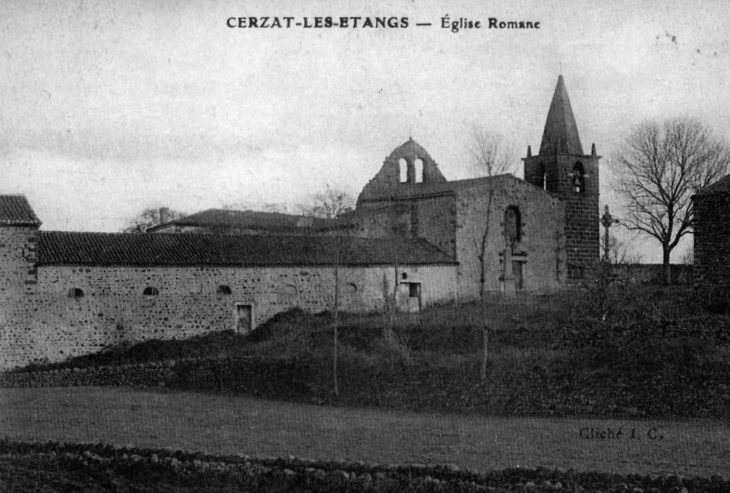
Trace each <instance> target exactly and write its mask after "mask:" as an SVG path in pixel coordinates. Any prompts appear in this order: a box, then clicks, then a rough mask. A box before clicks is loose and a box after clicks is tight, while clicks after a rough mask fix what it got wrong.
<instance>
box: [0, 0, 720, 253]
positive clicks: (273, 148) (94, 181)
mask: <svg viewBox="0 0 730 493" xmlns="http://www.w3.org/2000/svg"><path fill="white" fill-rule="evenodd" d="M384 3H385V2H378V3H372V4H367V3H365V2H360V1H358V2H298V1H282V2H267V3H263V2H253V1H245V0H244V1H236V2H214V1H208V2H206V1H198V0H196V1H184V0H179V1H151V0H140V1H138V2H134V1H129V0H123V1H122V0H118V1H117V0H107V1H103V2H87V1H68V2H56V1H50V0H48V1H42V2H38V1H33V0H18V1H16V2H12V1H8V0H5V1H4V2H3V13H2V16H0V49H2V53H0V130H1V131H0V170H1V171H2V172H1V174H0V180H2V181H0V193H23V194H25V195H27V196H28V198H29V199H30V201H31V203H32V205H33V207H34V208H35V210H36V212H37V214H38V215H39V216H40V218H41V220H42V221H43V229H45V230H75V231H118V230H119V229H121V228H122V227H123V226H124V225H125V223H126V221H128V220H129V218H130V217H132V216H134V214H135V213H136V212H139V211H141V210H142V209H144V208H145V207H159V206H168V207H172V208H174V209H179V210H182V211H186V212H195V211H199V210H202V209H206V208H210V207H219V206H221V205H222V204H226V203H231V202H240V201H245V202H248V203H252V204H263V203H288V204H297V203H301V202H305V201H306V200H307V198H308V197H309V196H310V195H311V194H313V193H315V192H318V191H321V190H323V189H324V188H325V186H326V184H329V185H331V186H335V187H345V188H349V189H350V190H352V191H353V192H354V193H359V191H360V189H361V188H362V187H363V186H364V185H365V184H366V183H367V181H368V180H369V179H370V178H372V177H373V175H374V174H375V173H376V172H377V171H378V169H379V168H380V166H381V165H382V162H383V160H384V158H385V157H386V156H387V155H388V154H389V153H390V152H391V151H392V150H393V149H394V148H395V147H397V146H398V145H400V144H401V143H403V142H404V141H406V140H407V139H408V137H409V136H413V138H414V139H415V140H417V141H418V142H419V143H420V144H421V145H423V146H424V147H425V148H426V149H427V150H428V151H429V153H430V154H431V156H432V157H433V158H434V159H435V160H436V162H437V163H438V164H439V166H440V169H441V171H442V172H443V173H444V175H445V176H446V177H447V178H448V179H460V178H467V177H470V176H473V173H472V171H471V170H470V168H469V166H468V165H467V153H466V151H465V147H466V146H467V144H468V134H469V128H470V126H471V125H472V124H474V123H478V124H481V125H483V126H485V127H487V128H490V129H492V130H494V131H498V132H501V133H502V134H503V135H504V137H505V138H506V139H508V140H509V141H511V142H514V144H515V145H516V146H517V149H518V156H519V157H521V156H524V154H525V151H526V148H527V145H528V144H531V145H532V146H533V149H535V150H537V148H539V144H540V138H541V136H542V129H543V126H544V124H545V118H546V116H547V110H548V107H549V104H550V99H551V97H552V93H553V90H554V88H555V84H556V81H557V77H558V75H559V74H560V73H562V74H563V75H564V77H565V81H566V85H567V88H568V93H569V95H570V99H571V103H572V106H573V110H574V113H575V116H576V120H577V123H578V128H579V131H580V136H581V140H582V142H583V147H584V149H585V150H586V151H588V152H589V150H590V145H591V143H593V142H595V143H596V146H597V148H598V153H599V154H600V155H603V156H604V158H603V160H602V169H601V173H602V177H601V178H602V203H604V202H606V201H608V202H609V203H611V204H612V205H614V203H615V196H614V194H613V193H612V187H611V157H612V156H613V155H615V153H616V152H617V151H618V150H619V149H620V145H621V142H622V139H623V138H624V137H625V135H626V134H627V132H629V131H630V129H631V126H632V125H635V124H638V123H640V122H641V121H642V120H644V119H652V118H664V117H669V116H676V115H685V116H692V117H697V118H699V119H701V120H702V121H703V122H705V123H706V124H707V125H709V126H711V127H712V128H713V129H714V130H715V131H717V132H718V133H721V134H724V135H725V137H727V134H728V130H727V129H729V128H730V111H729V108H728V106H729V105H728V94H729V92H730V91H729V89H730V87H729V83H728V81H730V45H729V42H728V37H727V34H728V26H730V3H728V2H724V1H721V0H717V1H711V0H706V1H703V0H695V1H692V2H687V1H681V2H679V1H676V2H671V1H659V0H656V1H652V2H648V1H647V2H634V1H631V2H620V1H606V0H603V1H594V2H590V1H584V0H581V1H578V0H576V1H573V2H567V1H560V2H548V1H545V0H540V1H532V2H529V1H519V0H509V1H490V2H483V1H473V2H462V3H460V4H454V3H453V2H446V1H441V2H438V1H429V2H422V1H418V0H415V1H401V2H390V3H392V5H391V6H387V7H386V6H384V5H381V4H384ZM447 14H448V16H449V17H450V20H451V21H453V20H456V19H458V18H460V17H461V18H467V19H469V20H474V21H476V20H479V21H481V22H482V24H483V27H482V28H481V29H470V30H463V31H460V32H458V33H452V32H451V30H449V29H443V28H441V22H442V20H441V18H442V17H443V16H445V15H447ZM241 16H280V17H285V16H292V17H295V22H302V21H303V18H304V17H308V18H309V19H310V22H313V18H314V17H315V16H332V17H334V18H339V17H343V16H350V17H352V16H359V17H367V16H370V17H376V16H386V17H391V16H395V17H398V18H401V17H407V18H408V22H409V25H408V27H407V28H405V29H404V28H386V29H383V28H372V29H368V28H361V27H358V28H356V29H353V28H330V29H305V28H304V27H296V26H292V27H291V28H289V29H286V28H284V29H251V28H244V29H239V28H235V29H231V28H229V27H227V25H226V23H227V20H228V18H230V17H241ZM490 17H494V18H497V19H499V20H500V21H502V20H504V21H510V20H516V21H533V22H540V29H533V30H507V29H504V30H499V29H488V28H486V25H487V23H488V19H489V18H490ZM335 20H337V19H335ZM360 22H362V21H360ZM417 22H424V23H425V22H430V23H432V24H433V25H432V26H430V27H417V26H415V24H416V23H417ZM615 206H616V207H618V203H615ZM616 210H618V209H616ZM637 244H639V243H637ZM642 253H643V255H644V260H645V261H656V260H658V259H659V258H660V255H659V250H658V248H653V250H652V249H649V250H643V251H642Z"/></svg>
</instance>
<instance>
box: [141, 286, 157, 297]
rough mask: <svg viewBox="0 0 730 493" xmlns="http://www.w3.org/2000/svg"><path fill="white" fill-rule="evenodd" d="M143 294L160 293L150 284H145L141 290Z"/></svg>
mask: <svg viewBox="0 0 730 493" xmlns="http://www.w3.org/2000/svg"><path fill="white" fill-rule="evenodd" d="M142 294H143V295H145V296H157V295H159V294H160V292H159V291H158V290H157V288H154V287H152V286H147V287H146V288H144V291H143V292H142Z"/></svg>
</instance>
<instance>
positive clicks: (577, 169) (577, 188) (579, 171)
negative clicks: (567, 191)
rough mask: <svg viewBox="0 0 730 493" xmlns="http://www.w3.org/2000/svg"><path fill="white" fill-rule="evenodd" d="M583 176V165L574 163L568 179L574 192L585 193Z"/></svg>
mask: <svg viewBox="0 0 730 493" xmlns="http://www.w3.org/2000/svg"><path fill="white" fill-rule="evenodd" d="M585 174H586V173H585V170H584V169H583V165H582V164H581V163H580V161H578V162H577V163H575V166H573V173H571V179H570V188H571V189H572V190H573V191H574V192H576V193H582V192H584V191H585V188H586V182H585Z"/></svg>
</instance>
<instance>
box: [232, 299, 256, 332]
mask: <svg viewBox="0 0 730 493" xmlns="http://www.w3.org/2000/svg"><path fill="white" fill-rule="evenodd" d="M233 316H234V321H235V328H234V330H235V331H236V332H237V333H239V334H247V333H249V332H251V329H252V328H253V305H246V304H241V303H236V311H235V313H234V314H233Z"/></svg>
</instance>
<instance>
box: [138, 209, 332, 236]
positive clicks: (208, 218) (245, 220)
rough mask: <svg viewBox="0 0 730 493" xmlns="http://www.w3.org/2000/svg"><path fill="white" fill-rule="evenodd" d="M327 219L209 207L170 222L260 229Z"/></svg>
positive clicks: (289, 227)
mask: <svg viewBox="0 0 730 493" xmlns="http://www.w3.org/2000/svg"><path fill="white" fill-rule="evenodd" d="M326 222H327V221H326V220H325V219H320V218H312V217H308V216H297V215H293V214H282V213H278V212H262V211H234V210H228V209H208V210H205V211H202V212H197V213H195V214H191V215H189V216H185V217H183V218H180V219H177V220H175V221H172V222H171V223H167V225H169V224H175V225H177V226H200V227H215V226H224V227H229V228H243V229H258V230H268V231H272V230H294V229H300V228H302V227H305V226H313V227H321V226H322V225H324V224H325V223H326ZM162 226H165V225H162V224H161V225H159V226H155V227H153V228H150V229H149V230H148V231H150V232H154V231H155V230H157V229H160V228H161V227H162Z"/></svg>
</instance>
